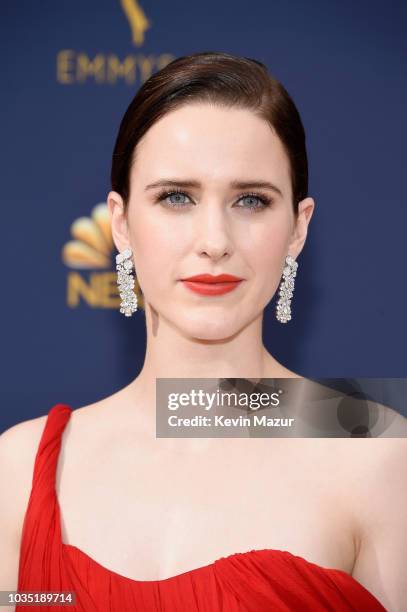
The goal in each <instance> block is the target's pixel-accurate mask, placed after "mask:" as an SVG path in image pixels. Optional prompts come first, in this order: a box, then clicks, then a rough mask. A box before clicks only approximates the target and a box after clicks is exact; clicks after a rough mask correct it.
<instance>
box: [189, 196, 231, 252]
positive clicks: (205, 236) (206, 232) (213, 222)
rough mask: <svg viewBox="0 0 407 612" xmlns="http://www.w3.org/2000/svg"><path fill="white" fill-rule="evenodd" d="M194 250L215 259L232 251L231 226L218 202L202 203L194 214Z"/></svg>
mask: <svg viewBox="0 0 407 612" xmlns="http://www.w3.org/2000/svg"><path fill="white" fill-rule="evenodd" d="M196 223H197V227H196V241H195V244H196V251H197V253H198V255H200V256H201V255H204V256H207V257H210V258H211V259H212V260H214V261H217V260H219V259H221V258H222V257H223V256H225V255H230V254H231V253H232V250H233V249H232V238H231V228H230V226H229V223H228V220H227V213H226V211H225V210H224V209H223V208H222V206H221V205H220V204H219V203H218V202H211V203H209V202H207V203H206V204H205V203H202V205H201V206H200V214H199V215H197V216H196Z"/></svg>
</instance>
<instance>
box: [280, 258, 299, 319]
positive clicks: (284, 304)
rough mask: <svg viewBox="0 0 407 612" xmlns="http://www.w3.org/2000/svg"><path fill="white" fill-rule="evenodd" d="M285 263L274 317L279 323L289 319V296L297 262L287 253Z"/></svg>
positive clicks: (291, 292) (291, 291) (291, 293)
mask: <svg viewBox="0 0 407 612" xmlns="http://www.w3.org/2000/svg"><path fill="white" fill-rule="evenodd" d="M285 263H286V265H285V268H284V270H283V280H282V281H281V285H280V290H279V294H280V298H279V300H278V302H277V308H276V318H277V320H278V321H280V323H287V322H288V321H291V298H292V296H293V292H294V279H295V277H296V275H297V268H298V263H297V262H296V261H295V259H294V258H293V257H291V255H287V257H286V258H285Z"/></svg>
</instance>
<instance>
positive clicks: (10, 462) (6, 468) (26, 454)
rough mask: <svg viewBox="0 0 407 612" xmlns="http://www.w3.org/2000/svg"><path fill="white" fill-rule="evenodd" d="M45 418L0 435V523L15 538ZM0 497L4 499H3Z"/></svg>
mask: <svg viewBox="0 0 407 612" xmlns="http://www.w3.org/2000/svg"><path fill="white" fill-rule="evenodd" d="M46 419H47V415H44V416H40V417H36V418H33V419H29V420H27V421H22V422H21V423H17V424H16V425H13V426H12V427H10V428H9V429H7V430H6V431H4V432H3V433H2V434H1V435H0V487H1V491H2V499H3V503H2V504H1V509H0V512H1V520H2V521H3V524H4V523H5V522H6V523H7V524H8V526H9V528H13V527H14V528H15V530H16V534H18V531H19V527H21V525H22V520H23V518H24V516H23V515H24V510H25V507H26V503H27V502H28V498H29V495H30V491H31V484H32V477H33V471H34V462H35V456H36V454H37V450H38V445H39V443H40V439H41V435H42V432H43V430H44V426H45V422H46ZM3 494H4V495H3Z"/></svg>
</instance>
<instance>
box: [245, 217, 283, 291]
mask: <svg viewBox="0 0 407 612" xmlns="http://www.w3.org/2000/svg"><path fill="white" fill-rule="evenodd" d="M245 244H246V256H247V259H248V261H250V262H251V263H252V266H253V269H254V271H255V272H256V273H258V274H259V275H260V276H262V277H263V278H264V277H266V278H269V279H274V278H275V277H277V276H278V277H280V275H281V272H282V265H283V262H284V257H285V255H286V254H287V248H288V229H287V228H286V226H285V225H284V224H279V225H277V224H268V226H267V227H261V228H256V231H253V232H251V235H250V236H248V239H247V241H246V242H245ZM280 268H281V269H280Z"/></svg>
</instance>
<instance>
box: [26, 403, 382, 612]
mask: <svg viewBox="0 0 407 612" xmlns="http://www.w3.org/2000/svg"><path fill="white" fill-rule="evenodd" d="M71 412H72V408H71V407H70V406H68V405H66V404H56V405H55V406H53V407H52V408H51V409H50V411H49V413H48V416H47V421H46V424H45V427H44V431H43V433H42V437H41V441H40V444H39V447H38V451H37V455H36V458H35V466H34V474H33V481H32V489H31V494H30V499H29V502H28V506H27V510H26V514H25V518H24V524H23V530H22V538H21V547H20V563H19V574H18V589H17V590H18V591H30V592H32V591H52V592H60V591H74V592H75V594H76V603H75V605H69V606H68V607H67V606H57V605H55V606H51V607H49V606H39V605H36V606H35V609H36V610H37V611H38V610H47V611H48V612H53V611H55V610H59V611H64V612H68V611H69V610H75V611H79V610H80V611H81V612H105V611H106V612H127V611H129V612H130V611H131V612H133V611H134V612H154V611H157V612H269V611H270V612H271V611H273V612H280V611H285V612H288V611H295V612H326V611H331V612H342V611H351V610H353V611H355V612H356V611H357V612H362V611H363V612H370V611H371V612H375V611H377V612H383V610H384V611H385V612H386V609H385V608H384V607H383V606H382V605H381V604H380V603H379V601H378V600H377V599H376V598H375V597H374V596H373V595H372V594H371V593H370V592H369V591H368V590H367V589H366V588H365V587H364V586H362V585H361V584H360V583H359V582H358V581H357V580H355V579H354V578H352V576H350V575H349V574H347V573H346V572H344V571H342V570H339V569H331V568H325V567H321V566H319V565H316V564H315V563H312V562H310V561H307V560H306V559H304V558H302V557H299V556H297V555H294V554H292V553H290V552H288V551H286V550H273V549H264V550H263V549H262V550H257V549H254V550H250V551H247V552H237V553H234V554H232V555H228V556H226V557H221V558H220V559H216V560H215V561H214V562H213V563H210V564H209V565H204V566H202V567H198V568H195V569H192V570H189V571H187V572H183V573H182V574H177V575H175V576H172V577H170V578H165V579H162V580H133V579H132V578H127V577H125V576H122V575H120V574H118V573H116V572H114V571H112V570H109V569H107V568H106V567H104V566H103V565H101V564H100V563H98V562H97V561H95V560H94V559H92V558H91V557H90V556H89V555H87V554H86V553H85V552H83V551H82V550H80V549H79V548H77V547H76V546H73V545H71V544H64V543H63V542H62V541H61V526H60V509H59V505H58V499H57V496H56V490H55V476H56V468H57V461H58V455H59V451H60V447H61V434H62V432H63V430H64V427H65V425H66V423H67V422H68V420H69V418H70V416H71ZM27 608H28V609H34V606H19V605H18V604H17V605H16V608H15V609H16V610H20V611H21V612H23V611H24V610H27Z"/></svg>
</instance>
